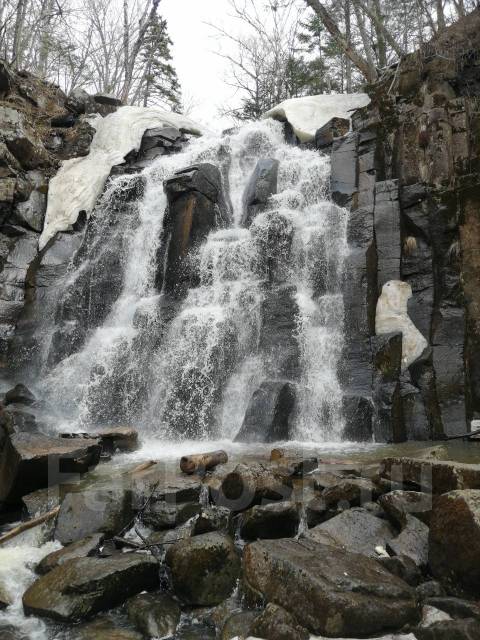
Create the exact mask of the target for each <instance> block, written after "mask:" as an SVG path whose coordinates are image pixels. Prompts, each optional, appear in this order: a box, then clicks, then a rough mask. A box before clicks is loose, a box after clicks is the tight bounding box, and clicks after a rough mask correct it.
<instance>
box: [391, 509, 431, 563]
mask: <svg viewBox="0 0 480 640" xmlns="http://www.w3.org/2000/svg"><path fill="white" fill-rule="evenodd" d="M428 534H429V529H428V527H427V525H426V524H424V523H423V522H422V521H421V520H419V519H418V518H415V517H414V516H411V515H408V514H407V516H406V523H405V526H404V528H403V530H402V532H401V533H400V535H399V536H397V537H396V538H394V539H393V540H390V541H389V542H388V543H387V550H388V551H389V552H390V553H392V554H393V555H396V556H406V557H408V558H410V559H411V560H413V561H414V562H415V564H416V565H417V566H419V567H426V566H427V563H428Z"/></svg>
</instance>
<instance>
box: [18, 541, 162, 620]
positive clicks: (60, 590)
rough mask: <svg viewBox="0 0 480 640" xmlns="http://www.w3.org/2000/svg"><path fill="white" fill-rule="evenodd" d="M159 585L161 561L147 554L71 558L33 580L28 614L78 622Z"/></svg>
mask: <svg viewBox="0 0 480 640" xmlns="http://www.w3.org/2000/svg"><path fill="white" fill-rule="evenodd" d="M157 585H158V564H157V562H156V560H154V559H153V558H152V557H151V556H149V555H145V554H133V553H124V554H119V555H116V556H114V557H111V558H102V559H100V558H79V559H76V560H69V561H68V562H66V563H65V564H63V565H61V566H59V567H57V568H56V569H53V571H50V572H49V573H47V574H46V575H45V576H42V577H41V578H39V579H38V580H37V581H36V582H34V583H33V585H32V586H31V587H29V589H27V591H26V592H25V594H24V596H23V608H24V610H25V613H26V614H27V615H36V616H40V617H46V618H52V619H54V620H59V621H62V622H79V621H81V620H85V619H86V618H89V617H91V616H92V615H94V614H95V613H98V612H99V611H105V610H107V609H112V608H113V607H116V606H117V605H119V604H121V603H122V602H125V600H127V599H128V598H130V597H132V596H134V595H136V594H137V593H139V592H141V591H144V590H145V589H147V590H151V589H155V587H156V586H157Z"/></svg>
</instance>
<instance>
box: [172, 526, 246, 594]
mask: <svg viewBox="0 0 480 640" xmlns="http://www.w3.org/2000/svg"><path fill="white" fill-rule="evenodd" d="M166 562H167V565H168V567H169V569H170V571H171V575H172V582H173V588H174V591H175V594H176V595H177V596H178V597H179V598H180V599H181V600H182V601H183V602H184V603H185V604H189V605H194V606H214V605H216V604H219V603H220V602H222V600H225V599H226V598H228V596H229V595H230V594H231V593H232V591H233V589H234V588H235V584H236V582H237V579H238V577H239V574H240V559H239V557H238V555H237V552H236V550H235V546H234V544H233V541H232V540H231V539H230V538H229V537H227V536H224V535H222V534H220V533H205V534H203V535H200V536H195V537H193V538H189V539H187V540H182V541H180V542H177V543H176V544H174V545H173V546H171V547H170V548H169V549H168V551H167V555H166Z"/></svg>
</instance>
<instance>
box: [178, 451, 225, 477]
mask: <svg viewBox="0 0 480 640" xmlns="http://www.w3.org/2000/svg"><path fill="white" fill-rule="evenodd" d="M227 462H228V455H227V452H226V451H222V450H220V451H210V452H209V453H198V454H194V455H191V456H183V457H182V458H181V459H180V469H181V470H182V471H183V473H187V474H188V475H192V473H205V471H209V470H211V469H214V468H215V467H216V466H217V465H219V464H226V463H227Z"/></svg>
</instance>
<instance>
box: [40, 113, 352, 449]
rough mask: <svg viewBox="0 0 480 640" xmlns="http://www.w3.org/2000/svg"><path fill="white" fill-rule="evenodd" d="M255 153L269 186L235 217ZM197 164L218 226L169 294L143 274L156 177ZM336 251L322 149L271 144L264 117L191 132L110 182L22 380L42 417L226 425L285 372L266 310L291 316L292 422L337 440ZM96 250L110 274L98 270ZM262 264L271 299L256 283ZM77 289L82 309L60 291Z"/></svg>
mask: <svg viewBox="0 0 480 640" xmlns="http://www.w3.org/2000/svg"><path fill="white" fill-rule="evenodd" d="M264 158H271V159H274V160H276V161H278V163H279V165H278V166H279V169H278V187H277V193H276V194H275V195H273V196H272V197H271V198H270V199H269V201H268V203H267V206H266V207H265V208H264V210H263V211H261V212H259V213H258V215H257V216H256V217H255V219H254V220H253V222H252V224H251V226H250V227H249V228H243V227H242V226H241V220H242V214H243V208H244V202H243V200H244V193H245V189H246V187H247V184H248V182H249V180H250V177H251V175H252V172H253V171H254V169H255V167H256V165H257V162H258V161H259V160H261V159H264ZM198 162H203V163H204V162H209V163H212V164H214V165H216V166H218V167H219V169H220V171H221V175H222V177H223V182H224V185H223V186H224V190H225V192H226V193H227V194H228V200H229V202H231V208H232V223H231V225H230V226H229V227H227V228H217V229H214V230H213V231H211V232H210V234H209V235H208V238H207V239H206V241H205V242H204V243H203V244H202V245H201V246H200V248H199V249H198V251H197V252H196V254H195V256H193V258H192V259H194V260H195V264H196V265H197V270H198V273H199V283H198V286H195V287H191V288H190V289H189V290H188V292H187V293H186V295H185V296H184V298H183V299H181V300H176V301H174V300H172V298H171V296H169V295H168V293H167V292H166V291H165V289H164V288H163V289H161V288H160V289H159V287H158V271H159V264H158V263H159V259H160V258H159V256H161V255H165V250H163V253H162V243H164V242H165V238H164V236H163V234H162V229H163V223H164V218H163V216H164V212H165V210H166V207H167V199H166V195H165V193H164V190H163V182H164V180H165V179H166V178H169V177H171V176H172V175H173V174H174V173H175V172H176V171H178V170H180V169H183V168H184V167H188V166H191V165H194V164H195V163H198ZM119 203H120V204H119ZM282 238H287V240H285V241H284V240H283V239H282ZM84 244H85V243H84ZM163 249H165V248H163ZM346 251H347V245H346V212H345V211H344V210H343V209H341V208H339V207H337V206H335V205H334V204H333V203H332V202H331V201H330V200H329V158H328V156H326V155H322V154H320V153H319V152H318V151H316V150H313V149H306V148H300V147H295V146H291V145H287V144H286V143H285V141H284V137H283V129H282V125H281V123H279V122H276V121H273V120H264V121H261V122H257V123H253V124H248V125H245V126H243V127H242V128H240V129H239V130H238V131H234V132H231V133H227V134H224V135H204V136H203V137H201V138H198V139H192V140H191V141H190V143H189V144H188V146H186V147H185V148H184V149H183V151H182V152H180V153H177V154H175V155H169V156H162V157H160V158H157V159H156V160H155V161H154V162H153V163H152V164H151V165H150V166H149V167H148V168H146V169H145V170H144V171H143V172H142V174H141V175H140V176H138V175H122V176H119V177H116V178H112V179H110V181H109V182H108V184H107V187H106V190H105V192H104V194H103V195H102V197H101V198H100V199H99V200H98V202H97V205H96V207H95V209H94V211H93V213H92V217H91V219H90V221H89V223H88V231H87V235H86V244H85V246H84V249H83V253H82V254H81V256H80V257H81V259H79V257H78V256H77V259H72V262H71V265H70V269H69V273H68V276H67V278H66V280H65V282H64V283H63V285H62V292H61V294H60V296H59V298H60V302H59V303H58V307H57V312H56V317H57V324H58V322H59V319H61V326H60V325H59V326H57V327H56V329H55V331H56V332H57V335H56V334H55V331H54V334H53V338H52V341H51V346H50V349H45V351H46V352H49V353H46V354H44V360H43V371H42V375H41V382H40V383H39V384H38V386H40V390H41V393H42V394H43V397H44V398H45V400H46V405H47V406H48V407H49V410H50V412H51V413H52V414H55V421H56V423H57V424H58V428H59V429H66V428H67V427H68V428H69V429H72V428H73V429H82V430H85V429H88V428H89V427H90V426H97V425H98V424H119V423H132V424H134V425H136V426H139V428H140V429H141V430H143V431H144V432H147V433H149V434H152V435H155V436H156V437H159V438H165V439H166V438H168V439H175V438H178V437H182V438H190V439H207V438H233V437H235V435H236V434H237V433H238V431H239V429H240V427H241V426H242V421H243V418H244V415H245V412H246V410H247V406H248V403H249V400H250V398H251V396H252V393H253V392H254V391H255V389H257V388H258V387H259V385H260V384H261V383H262V381H263V380H264V379H265V377H274V378H278V377H280V378H282V377H285V375H286V374H285V371H284V369H283V368H282V367H283V364H281V362H280V361H281V355H279V352H278V349H277V345H276V344H275V341H274V340H273V341H272V340H270V342H269V340H268V326H267V327H265V323H266V321H267V320H266V318H268V317H269V316H268V313H272V314H273V315H272V317H277V316H276V315H275V314H277V315H278V313H277V312H278V310H279V309H280V311H282V310H283V311H285V310H286V311H285V313H287V311H288V313H289V314H290V315H291V321H292V329H291V331H290V334H291V336H290V337H291V340H290V341H291V343H292V344H293V343H295V345H296V346H295V348H296V349H297V350H298V360H299V364H298V367H297V368H296V369H295V367H293V369H295V373H294V374H292V377H294V378H295V379H294V380H293V382H294V384H295V385H296V387H297V389H298V394H297V395H298V400H297V405H296V410H295V416H294V424H293V425H292V435H293V437H294V438H296V439H299V440H310V441H321V440H338V439H340V437H341V433H342V429H343V426H342V416H341V406H342V393H341V388H340V384H339V379H338V366H339V360H340V356H341V351H342V344H343V300H342V274H343V261H344V257H345V255H346ZM105 256H107V257H108V260H106V258H105ZM112 260H113V263H114V265H115V269H114V273H106V272H105V271H106V270H105V268H104V267H105V265H108V264H111V263H112ZM272 264H274V265H276V266H275V268H276V269H277V270H278V273H280V276H275V277H277V279H280V280H281V282H280V284H278V283H277V284H278V287H277V284H276V285H275V286H276V287H277V288H275V289H274V291H275V292H277V289H278V291H281V295H282V298H281V300H280V301H279V299H277V297H276V293H275V294H272V288H271V287H270V288H269V284H268V283H269V278H270V277H271V269H272ZM86 270H87V271H88V273H89V277H88V279H87V280H88V287H87V285H85V283H84V281H83V280H84V279H85V273H86ZM82 278H83V279H82ZM86 287H87V288H88V290H87V293H86V294H85V295H86V296H87V299H88V300H89V301H92V300H93V301H94V302H95V304H94V305H93V306H92V307H91V308H85V305H82V302H81V301H80V302H77V303H76V304H73V303H72V300H74V299H75V296H76V295H78V292H79V291H84V289H85V288H86ZM82 295H84V294H83V293H82ZM283 300H285V304H284V303H283ZM272 305H273V307H272ZM285 305H286V306H285ZM272 308H273V311H272ZM290 309H291V310H292V311H291V312H290V311H289V310H290ZM266 310H267V311H266ZM80 311H81V313H83V314H84V316H85V314H87V316H88V319H87V320H86V321H85V320H82V322H83V323H84V325H85V323H86V325H87V330H86V331H84V332H83V334H82V335H81V339H80V340H79V342H78V344H76V343H75V341H74V340H72V339H70V338H69V335H70V333H69V332H71V327H72V323H73V324H74V323H75V314H78V313H80ZM88 314H90V315H88ZM266 314H267V316H266ZM284 328H285V327H283V329H284ZM62 331H63V333H62ZM75 335H77V334H75ZM265 336H267V337H265ZM58 344H60V345H63V347H62V349H63V351H62V349H59V348H58ZM56 345H57V346H56ZM289 348H290V347H289ZM292 348H293V347H292ZM297 369H298V371H297Z"/></svg>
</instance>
